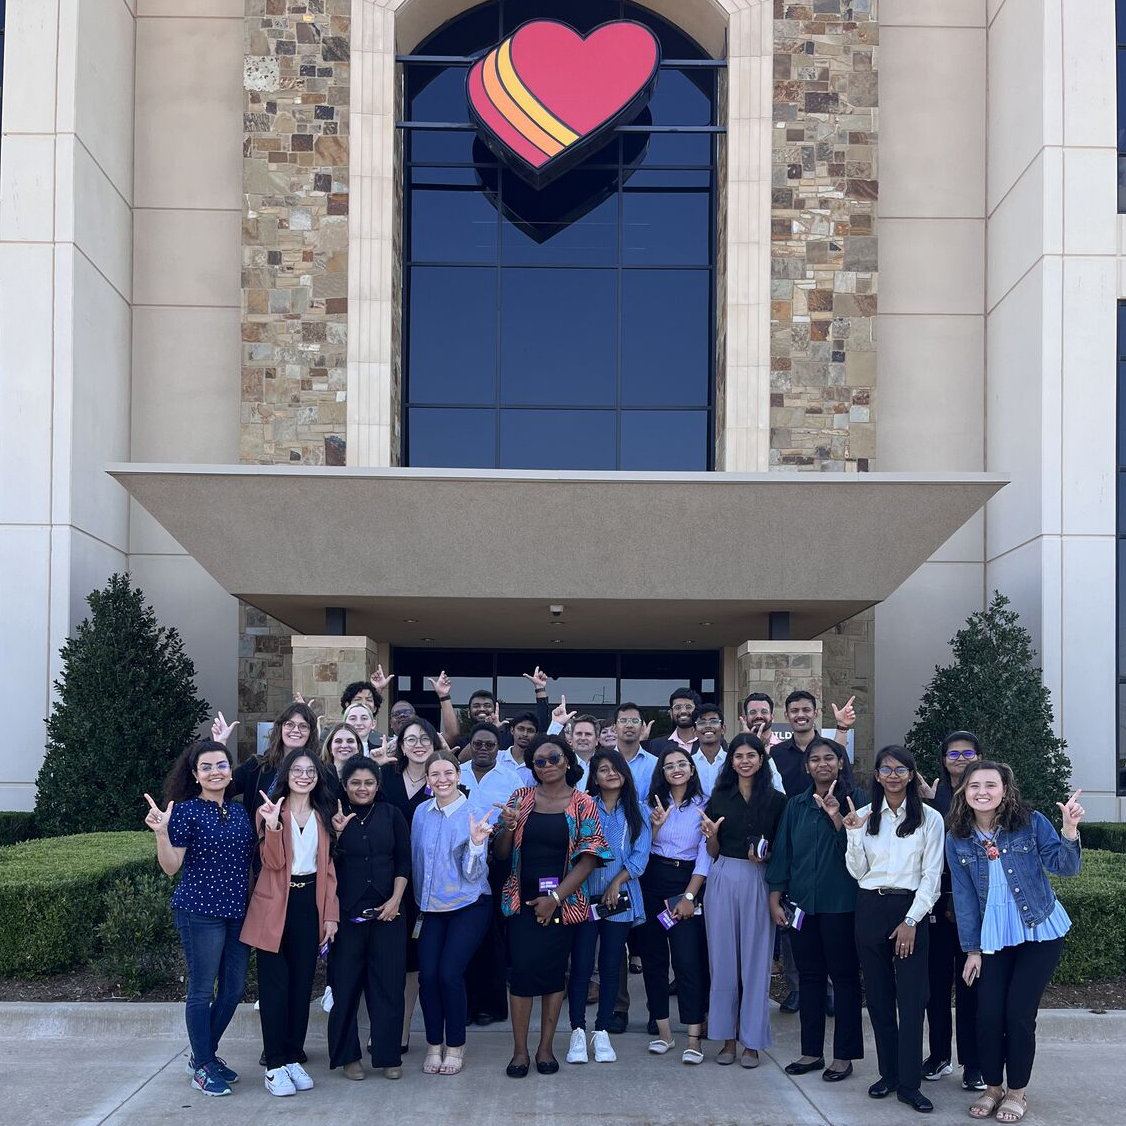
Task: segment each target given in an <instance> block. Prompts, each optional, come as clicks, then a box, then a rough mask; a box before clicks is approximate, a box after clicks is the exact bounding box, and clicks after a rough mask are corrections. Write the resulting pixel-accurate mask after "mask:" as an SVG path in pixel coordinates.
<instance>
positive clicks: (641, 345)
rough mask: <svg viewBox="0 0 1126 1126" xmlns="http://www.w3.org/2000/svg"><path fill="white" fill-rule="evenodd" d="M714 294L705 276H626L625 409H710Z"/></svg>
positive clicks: (665, 273) (700, 273)
mask: <svg viewBox="0 0 1126 1126" xmlns="http://www.w3.org/2000/svg"><path fill="white" fill-rule="evenodd" d="M710 288H711V275H710V272H709V271H707V270H625V271H624V272H623V273H622V405H623V406H635V407H643V406H652V407H657V406H660V407H663V406H670V407H673V406H677V407H706V406H708V403H709V395H708V391H709V384H710V381H711V372H710V346H711V318H710V316H709V306H710V300H709V297H710Z"/></svg>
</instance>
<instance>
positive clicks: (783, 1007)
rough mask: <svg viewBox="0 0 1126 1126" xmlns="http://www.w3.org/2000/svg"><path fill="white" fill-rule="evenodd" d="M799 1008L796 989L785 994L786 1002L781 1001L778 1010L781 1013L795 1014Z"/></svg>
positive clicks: (799, 999) (799, 1003)
mask: <svg viewBox="0 0 1126 1126" xmlns="http://www.w3.org/2000/svg"><path fill="white" fill-rule="evenodd" d="M800 1008H801V996H800V995H799V994H798V991H797V990H796V989H792V990H791V991H790V992H789V993H787V994H786V1000H785V1001H783V1002H782V1003H781V1004H780V1005H779V1006H778V1009H779V1011H780V1012H783V1013H796V1012H797V1011H798V1009H800Z"/></svg>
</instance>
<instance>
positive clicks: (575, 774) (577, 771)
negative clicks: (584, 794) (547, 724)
mask: <svg viewBox="0 0 1126 1126" xmlns="http://www.w3.org/2000/svg"><path fill="white" fill-rule="evenodd" d="M547 746H552V747H556V748H558V749H559V750H560V751H562V753H563V757H564V758H565V759H566V760H567V774H566V781H567V785H568V786H574V785H576V784H577V783H578V781H579V779H580V778H582V776H583V768H582V767H581V766H579V756H578V755H577V754H575V752H574V751H573V750H572V749H571V744H570V743H568V742H567V740H566V739H564V738H563V736H562V735H537V736H536V737H535V738H534V739H533V740H532V741H531V742H530V743H529V744H528V745H527V746H526V747H525V748H524V765H525V766H526V767H527V768H528V769H529V770H530V771H531V772H532V779H533V783H534V784H535V785H539V779H538V778H536V768H535V767H534V766H533V765H532V762H533V761H534V760H535V757H536V751H538V750H539V749H540V748H541V747H547Z"/></svg>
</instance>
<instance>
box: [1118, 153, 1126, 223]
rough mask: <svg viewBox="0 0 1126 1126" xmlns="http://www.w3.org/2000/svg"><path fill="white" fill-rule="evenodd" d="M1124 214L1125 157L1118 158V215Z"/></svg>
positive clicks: (1125, 195)
mask: <svg viewBox="0 0 1126 1126" xmlns="http://www.w3.org/2000/svg"><path fill="white" fill-rule="evenodd" d="M1123 212H1126V156H1120V157H1119V158H1118V213H1119V214H1120V215H1121V214H1122V213H1123Z"/></svg>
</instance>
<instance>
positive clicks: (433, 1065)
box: [422, 1048, 442, 1075]
mask: <svg viewBox="0 0 1126 1126" xmlns="http://www.w3.org/2000/svg"><path fill="white" fill-rule="evenodd" d="M422 1070H423V1071H424V1072H425V1073H426V1074H427V1075H437V1074H438V1073H439V1072H440V1071H441V1070H442V1049H441V1048H438V1049H437V1050H432V1051H428V1052H427V1053H426V1058H425V1059H424V1060H423V1061H422Z"/></svg>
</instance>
